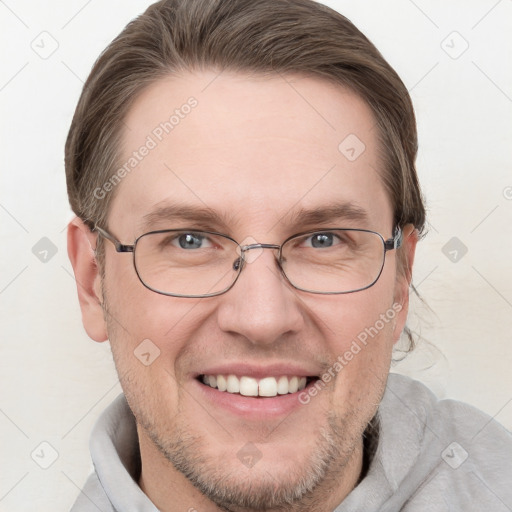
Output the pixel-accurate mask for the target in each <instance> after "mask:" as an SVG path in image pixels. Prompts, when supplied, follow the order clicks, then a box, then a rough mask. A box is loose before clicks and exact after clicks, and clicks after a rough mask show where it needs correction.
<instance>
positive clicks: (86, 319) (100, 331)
mask: <svg viewBox="0 0 512 512" xmlns="http://www.w3.org/2000/svg"><path fill="white" fill-rule="evenodd" d="M96 236H97V235H95V234H94V233H93V232H92V231H91V230H90V229H89V227H88V226H87V225H86V224H84V223H83V222H82V220H80V219H79V218H78V217H75V218H74V219H73V220H72V221H71V222H70V223H69V225H68V256H69V259H70V261H71V265H72V266H73V272H74V273H75V281H76V286H77V290H78V300H79V302H80V309H81V310H82V323H83V324H84V327H85V330H86V332H87V334H88V335H89V337H90V338H92V339H93V340H94V341H99V342H100V341H105V340H106V339H107V337H108V336H107V328H106V324H105V320H104V316H103V307H102V302H103V297H102V294H101V277H100V275H99V272H98V265H97V262H96V255H95V253H94V248H95V247H96Z"/></svg>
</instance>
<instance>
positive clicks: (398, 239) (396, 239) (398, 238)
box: [92, 225, 403, 299]
mask: <svg viewBox="0 0 512 512" xmlns="http://www.w3.org/2000/svg"><path fill="white" fill-rule="evenodd" d="M333 230H343V231H362V232H365V233H373V234H375V235H377V236H378V237H379V238H380V239H381V240H382V243H383V246H384V255H383V258H382V265H381V267H380V270H379V273H378V274H377V277H376V278H375V279H374V281H373V282H372V283H370V284H369V285H367V286H364V287H362V288H357V289H356V290H349V291H346V292H317V291H311V290H307V289H304V288H301V287H299V286H296V285H295V284H293V283H292V282H291V281H290V279H289V278H288V276H287V275H286V272H285V271H284V269H283V267H282V266H281V260H282V258H281V256H282V254H281V253H282V248H283V245H285V244H286V243H287V242H288V241H289V240H291V239H292V238H296V237H300V236H303V235H307V234H309V233H319V232H320V233H322V232H328V231H333ZM92 231H96V232H97V233H98V234H99V235H101V236H102V237H103V238H105V239H106V240H108V241H109V242H111V243H112V244H113V245H114V247H115V250H116V252H118V253H124V252H131V253H133V257H132V261H133V267H134V269H135V273H136V274H137V277H138V278H139V281H140V282H141V283H142V284H143V285H144V287H146V288H147V289H148V290H151V291H153V292H155V293H159V294H161V295H166V296H169V297H183V298H191V299H192V298H205V297H215V296H217V295H222V294H224V293H226V292H228V291H229V290H231V288H233V286H234V285H235V283H236V282H237V281H238V278H239V277H240V274H241V273H242V270H243V267H244V263H245V261H246V260H245V258H244V253H246V252H247V251H249V250H251V249H274V250H278V251H279V256H278V258H277V259H276V261H277V263H278V266H279V269H280V271H281V273H282V274H283V276H284V278H285V279H286V281H287V282H288V283H289V284H290V285H291V286H293V288H295V289H297V290H300V291H303V292H307V293H314V294H318V295H343V294H346V293H354V292H360V291H362V290H366V289H368V288H370V287H372V286H373V285H374V284H375V283H376V282H377V281H378V280H379V278H380V276H381V274H382V270H383V269H384V265H385V263H386V253H387V252H388V251H392V250H395V249H398V248H399V247H401V246H402V241H403V233H402V230H401V228H400V226H396V227H395V229H394V235H393V237H392V238H388V239H387V240H384V237H383V236H382V235H381V234H380V233H378V232H377V231H372V230H370V229H356V228H322V229H314V230H309V231H304V232H302V233H297V234H295V235H292V236H290V237H288V238H287V239H286V240H285V241H284V242H283V243H282V244H281V245H276V244H259V243H256V244H249V245H240V244H239V243H238V242H237V241H236V240H235V239H234V238H231V237H230V236H228V235H225V234H224V233H218V232H215V231H204V230H201V229H194V228H180V229H160V230H156V231H149V232H148V233H143V234H142V235H140V236H138V237H137V238H136V239H135V241H134V242H133V244H132V245H127V244H123V243H121V242H120V241H119V240H118V239H117V238H116V237H114V236H113V235H112V234H110V233H109V232H108V231H106V230H105V229H103V228H100V227H99V226H96V225H95V226H94V228H93V229H92ZM180 231H182V232H187V231H189V232H191V233H205V234H209V235H217V236H222V237H224V238H227V239H228V240H231V241H232V242H234V243H235V244H236V245H237V246H238V247H239V249H240V257H239V258H237V259H236V260H235V262H234V263H233V269H234V270H238V274H237V276H236V278H235V279H234V281H233V282H232V283H231V285H230V286H228V287H227V288H226V289H224V290H221V291H219V292H213V293H209V294H200V295H197V294H196V295H183V294H176V293H170V292H163V291H161V290H157V289H156V288H152V287H151V286H149V285H148V284H147V283H145V282H144V281H143V279H142V277H141V276H140V274H139V270H138V269H137V264H136V262H135V250H136V247H137V243H138V241H139V240H140V239H141V238H143V237H144V236H147V235H152V234H157V233H172V232H180ZM237 262H239V267H238V268H237V267H236V266H235V265H237Z"/></svg>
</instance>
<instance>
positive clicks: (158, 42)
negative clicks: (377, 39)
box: [65, 0, 425, 233]
mask: <svg viewBox="0 0 512 512" xmlns="http://www.w3.org/2000/svg"><path fill="white" fill-rule="evenodd" d="M205 68H213V69H219V70H222V69H227V70H230V71H240V72H250V73H262V74H278V73H279V74H281V73H294V74H297V73H301V74H305V75H313V76H317V77H321V78H324V79H326V80H330V81H332V82H334V83H337V84H340V85H342V86H344V87H347V88H349V89H351V90H352V91H354V92H355V93H357V94H358V95H359V96H361V97H362V98H363V99H364V100H365V101H366V102H367V103H368V105H369V106H370V107H371V109H372V111H373V114H374V116H375V120H376V123H377V126H378V130H379V137H380V142H381V155H382V159H383V170H382V172H381V176H382V180H383V183H384V186H385V188H386V191H387V193H388V195H389V198H390V200H391V204H392V206H393V210H394V222H395V223H396V225H400V226H403V225H405V224H407V223H412V224H413V225H414V226H415V227H416V229H418V231H419V232H420V233H421V232H422V230H423V228H424V224H425V208H424V205H423V200H422V196H421V192H420V188H419V183H418V178H417V174H416V170H415V163H414V162H415V158H416V152H417V133H416V122H415V116H414V110H413V107H412V103H411V99H410V97H409V94H408V91H407V88H406V87H405V85H404V84H403V82H402V81H401V80H400V78H399V77H398V75H397V74H396V72H395V71H394V70H393V69H392V68H391V66H390V65H389V64H388V63H387V62H386V61H385V59H384V58H383V57H382V55H381V54H380V53H379V52H378V50H377V49H376V48H375V46H374V45H373V44H372V43H371V42H370V41H369V40H368V39H367V38H366V37H365V36H364V35H363V34H362V33H361V32H360V31H359V30H358V29H357V28H356V27H355V26H354V25H353V24H352V23H351V22H350V21H349V20H348V19H347V18H345V17H344V16H342V15H341V14H339V13H337V12H336V11H334V10H332V9H330V8H328V7H326V6H324V5H322V4H319V3H316V2H313V1H311V0H250V1H248V0H162V1H160V2H157V3H155V4H153V5H151V6H150V7H149V8H148V9H147V10H146V12H145V13H144V14H142V15H141V16H139V17H138V18H136V19H135V20H133V21H132V22H131V23H129V24H128V25H127V27H126V28H125V29H124V30H123V31H122V32H121V34H119V36H118V37H116V38H115V39H114V40H113V41H112V43H111V44H110V45H109V46H108V47H107V48H106V50H105V51H104V52H103V53H102V54H101V56H100V57H99V58H98V60H97V61H96V63H95V65H94V67H93V69H92V71H91V73H90V75H89V77H88V79H87V82H86V83H85V85H84V88H83V91H82V95H81V96H80V99H79V102H78V105H77V108H76V111H75V114H74V117H73V121H72V123H71V128H70V130H69V134H68V137H67V141H66V150H65V166H66V178H67V189H68V195H69V201H70V204H71V208H72V209H73V211H74V212H75V213H76V215H77V216H79V217H80V218H81V219H82V220H84V221H85V222H86V223H87V224H88V225H89V226H90V227H93V225H94V224H99V225H104V226H106V225H107V222H106V221H107V216H108V210H109V204H110V202H111V200H112V196H113V193H114V190H113V191H111V192H109V193H108V194H105V197H103V198H101V199H98V198H97V196H96V195H95V193H94V191H95V190H98V188H101V187H102V186H103V185H104V184H105V183H106V182H108V180H110V179H112V176H113V175H114V173H115V171H116V168H117V167H118V165H119V155H118V150H119V148H120V141H121V135H122V125H123V120H124V117H125V116H126V114H127V112H128V110H129V108H130V106H131V104H132V103H133V101H134V99H135V98H136V97H137V96H138V94H139V93H140V92H141V91H142V90H143V89H144V88H145V87H147V86H148V85H149V84H151V83H153V82H155V81H156V80H158V79H159V78H162V77H164V76H168V75H172V73H173V72H178V71H182V70H194V69H205Z"/></svg>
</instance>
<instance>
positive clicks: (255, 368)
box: [195, 362, 320, 379]
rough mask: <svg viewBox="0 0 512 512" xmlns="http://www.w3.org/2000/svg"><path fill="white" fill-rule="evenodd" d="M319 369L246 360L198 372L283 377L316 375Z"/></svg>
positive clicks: (199, 373) (202, 373)
mask: <svg viewBox="0 0 512 512" xmlns="http://www.w3.org/2000/svg"><path fill="white" fill-rule="evenodd" d="M319 374H320V373H319V370H318V369H312V368H309V367H306V366H301V365H297V364H293V363H271V364H259V365H255V364H249V363H246V362H245V363H244V362H238V363H235V362H233V363H223V364H221V365H215V366H209V367H208V368H205V369H204V370H202V371H200V372H198V373H196V375H195V377H199V376H200V375H237V376H240V377H242V376H246V377H252V378H254V379H262V378H264V377H281V376H283V375H287V376H295V377H315V376H318V375H319Z"/></svg>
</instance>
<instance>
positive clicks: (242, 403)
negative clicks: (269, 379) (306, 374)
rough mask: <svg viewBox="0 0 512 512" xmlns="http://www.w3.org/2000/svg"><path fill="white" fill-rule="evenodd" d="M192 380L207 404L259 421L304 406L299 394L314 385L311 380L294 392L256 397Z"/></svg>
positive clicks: (289, 412)
mask: <svg viewBox="0 0 512 512" xmlns="http://www.w3.org/2000/svg"><path fill="white" fill-rule="evenodd" d="M194 382H195V385H196V386H198V388H199V391H200V392H201V393H203V395H204V397H205V400H206V401H207V402H208V403H209V404H213V406H214V407H218V408H222V409H225V410H227V411H229V412H231V413H232V414H236V415H239V416H243V417H244V419H250V420H260V421H261V420H266V419H270V418H277V417H279V416H283V415H288V414H291V413H292V412H293V411H295V410H297V409H299V408H300V407H305V405H304V404H302V403H301V402H300V401H299V396H300V395H301V394H302V393H306V394H307V392H308V389H309V387H310V386H312V385H314V381H313V382H311V383H309V384H308V386H306V387H305V388H304V389H302V390H301V391H297V392H296V393H289V394H287V395H277V396H275V397H263V398H256V397H248V396H243V395H238V394H234V393H228V392H227V391H219V390H218V389H216V388H212V387H210V386H207V385H205V384H202V383H201V382H199V381H198V380H197V379H195V380H194ZM306 406H307V404H306Z"/></svg>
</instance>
